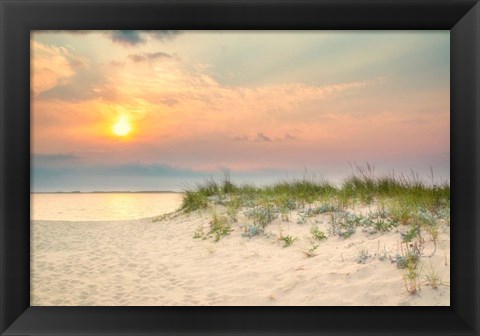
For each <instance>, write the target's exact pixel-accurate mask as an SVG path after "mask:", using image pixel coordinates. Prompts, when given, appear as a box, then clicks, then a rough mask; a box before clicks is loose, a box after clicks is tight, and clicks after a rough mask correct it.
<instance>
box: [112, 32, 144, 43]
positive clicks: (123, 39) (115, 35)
mask: <svg viewBox="0 0 480 336" xmlns="http://www.w3.org/2000/svg"><path fill="white" fill-rule="evenodd" d="M109 36H110V38H111V40H112V41H113V42H116V43H119V44H122V45H126V46H134V45H137V44H140V43H143V42H145V41H146V40H145V37H143V36H142V35H141V34H140V31H138V30H114V31H112V32H110V33H109Z"/></svg>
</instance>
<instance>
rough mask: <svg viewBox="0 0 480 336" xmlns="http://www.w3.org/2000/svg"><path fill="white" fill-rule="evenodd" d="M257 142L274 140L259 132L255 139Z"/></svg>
mask: <svg viewBox="0 0 480 336" xmlns="http://www.w3.org/2000/svg"><path fill="white" fill-rule="evenodd" d="M254 141H255V142H272V139H270V138H269V137H268V136H266V135H265V134H263V133H261V132H258V133H257V137H256V138H255V139H254Z"/></svg>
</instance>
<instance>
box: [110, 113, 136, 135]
mask: <svg viewBox="0 0 480 336" xmlns="http://www.w3.org/2000/svg"><path fill="white" fill-rule="evenodd" d="M131 131H132V126H131V125H130V123H129V122H128V119H127V117H125V116H121V117H120V118H119V119H118V121H117V122H116V123H115V124H114V125H113V133H114V134H115V135H117V136H119V137H124V136H126V135H128V134H129V133H130V132H131Z"/></svg>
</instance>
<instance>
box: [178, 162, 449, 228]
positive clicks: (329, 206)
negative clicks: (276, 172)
mask: <svg viewBox="0 0 480 336" xmlns="http://www.w3.org/2000/svg"><path fill="white" fill-rule="evenodd" d="M374 202H376V203H377V204H381V207H382V208H383V209H384V210H383V211H384V212H385V213H388V218H389V219H390V220H391V221H392V222H398V223H400V224H402V225H407V224H415V223H418V222H422V221H423V222H425V216H423V218H422V217H421V215H420V216H419V213H420V214H422V213H423V214H427V216H439V215H444V217H448V218H445V219H446V220H447V219H448V220H449V213H450V211H449V210H450V185H449V184H448V183H447V182H442V183H434V182H433V181H432V183H425V182H424V181H422V180H421V179H420V178H419V177H418V175H417V174H415V173H411V175H409V176H404V175H400V176H397V177H396V176H395V175H394V174H389V175H387V176H375V175H374V173H373V168H372V166H370V165H368V164H367V165H366V166H365V167H360V166H356V170H355V172H354V173H352V175H351V176H349V177H347V178H346V179H345V180H344V181H343V183H341V184H340V185H334V184H333V183H330V182H328V181H326V180H324V179H316V178H314V177H312V176H309V175H307V174H306V175H305V176H304V177H303V178H300V179H291V180H284V181H280V182H277V183H274V184H271V185H267V186H255V185H253V184H242V185H240V184H235V183H233V182H232V181H231V180H230V175H229V173H226V174H225V177H224V179H223V180H221V181H215V180H214V179H212V178H210V179H206V180H205V181H204V183H202V184H199V185H197V187H196V188H194V189H192V190H186V191H185V192H184V194H183V199H182V205H181V208H180V209H181V210H182V211H184V212H192V211H195V210H199V209H205V208H207V207H208V206H209V205H211V204H221V205H225V206H227V207H228V208H229V215H230V216H231V217H232V218H236V214H237V212H238V210H239V209H240V208H241V207H244V208H250V209H251V214H250V216H251V217H252V219H253V220H254V222H255V223H257V224H259V225H260V226H262V227H263V226H265V225H267V224H268V223H269V222H271V221H272V220H273V219H274V218H273V217H274V216H275V215H276V214H280V215H281V217H282V219H284V220H287V221H288V220H289V213H290V212H291V211H292V210H302V209H306V208H308V209H307V210H308V212H303V213H302V216H303V217H304V218H303V219H304V220H305V219H306V218H308V216H309V215H316V214H319V213H329V212H336V211H337V212H338V211H339V210H344V211H345V210H346V209H347V208H349V207H354V206H355V205H370V204H372V203H374ZM314 205H316V207H314ZM383 219H385V218H383ZM300 220H302V219H300ZM344 224H345V223H344ZM376 225H377V228H378V229H380V230H384V231H387V230H388V225H389V224H388V223H386V221H384V222H383V223H379V222H378V221H377V223H376ZM422 225H425V223H423V224H422ZM382 227H383V229H382Z"/></svg>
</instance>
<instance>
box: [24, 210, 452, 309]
mask: <svg viewBox="0 0 480 336" xmlns="http://www.w3.org/2000/svg"><path fill="white" fill-rule="evenodd" d="M210 217H211V214H210V212H209V211H203V212H195V213H192V214H190V215H179V216H176V217H173V218H166V219H164V220H159V221H155V220H152V218H145V219H140V220H129V221H109V222H67V221H33V222H32V226H31V229H32V240H31V305H34V306H35V305H47V306H49V305H54V306H55V305H59V306H70V305H73V306H82V305H87V306H90V305H95V306H97V305H101V306H111V305H114V306H116V305H142V306H144V305H156V306H157V305H158V306H164V305H166V306H170V305H194V306H197V305H198V306H202V305H313V306H317V305H321V306H324V305H334V306H337V305H340V306H343V305H348V306H352V305H375V306H378V305H387V306H390V305H394V306H396V305H425V306H431V305H443V306H444V305H449V304H450V287H449V282H450V264H449V263H450V235H449V226H447V225H442V226H441V233H440V236H439V242H438V244H437V250H436V252H435V254H434V255H433V256H432V257H423V258H422V260H421V268H422V270H423V271H424V272H425V273H427V271H428V270H429V269H431V268H432V267H435V268H436V270H437V272H438V275H439V277H440V280H441V281H442V284H441V285H440V286H439V287H438V288H437V289H433V288H432V287H431V286H430V285H429V284H428V281H427V280H426V278H423V277H422V285H421V290H420V291H419V292H417V293H416V294H413V295H412V294H409V293H407V291H406V289H405V287H404V285H403V278H402V272H401V270H399V269H397V268H396V265H395V263H392V262H391V261H390V260H389V258H388V257H387V258H385V259H383V260H380V259H381V258H379V255H381V254H383V251H384V249H385V250H386V252H387V254H388V255H389V256H394V255H396V254H397V253H399V241H400V235H399V232H398V230H402V228H401V227H400V228H399V229H398V230H394V231H392V232H389V233H386V234H373V235H372V234H369V233H367V232H362V230H357V232H356V233H355V234H354V235H353V236H351V237H350V238H348V239H343V238H340V237H338V236H332V237H328V239H327V240H325V241H321V242H318V243H317V244H318V248H317V249H316V250H315V253H316V256H314V257H306V256H305V255H304V254H303V253H302V251H304V250H308V249H309V247H311V246H312V241H311V233H310V227H311V224H308V223H305V224H297V223H296V221H295V214H292V218H291V221H290V222H282V221H281V220H280V219H276V220H275V221H274V222H273V223H271V224H270V225H269V226H268V227H267V229H266V235H265V236H255V237H252V238H246V237H243V236H242V229H241V227H240V224H238V225H236V226H234V227H233V231H232V232H231V234H230V235H228V236H226V237H224V238H222V239H221V240H220V241H219V242H214V241H213V240H212V239H206V240H202V239H193V238H192V236H193V234H194V232H195V229H196V228H197V227H198V226H199V225H207V224H208V222H209V220H210ZM318 219H319V221H320V224H319V227H320V228H321V229H322V230H324V231H325V232H327V226H328V224H327V221H328V217H327V216H325V215H321V216H319V217H318ZM280 232H282V233H283V234H285V235H286V234H290V235H292V236H295V237H297V238H298V239H297V240H296V241H295V242H294V243H293V245H292V246H290V247H287V248H284V247H282V243H281V242H280V241H279V240H278V238H277V237H278V235H279V234H280ZM364 248H366V249H367V250H368V253H369V254H370V257H369V258H368V259H367V260H366V261H365V263H364V264H362V263H358V256H359V251H360V250H361V249H364ZM432 251H433V244H432V243H431V242H427V243H426V248H425V253H424V254H425V255H429V254H430V253H431V252H432Z"/></svg>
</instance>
